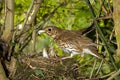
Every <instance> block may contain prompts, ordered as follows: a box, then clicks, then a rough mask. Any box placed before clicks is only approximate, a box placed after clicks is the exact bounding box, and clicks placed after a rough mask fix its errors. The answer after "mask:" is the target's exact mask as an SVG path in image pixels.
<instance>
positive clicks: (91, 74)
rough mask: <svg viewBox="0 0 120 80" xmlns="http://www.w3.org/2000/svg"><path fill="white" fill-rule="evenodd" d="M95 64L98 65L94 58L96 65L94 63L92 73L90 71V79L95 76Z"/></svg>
mask: <svg viewBox="0 0 120 80" xmlns="http://www.w3.org/2000/svg"><path fill="white" fill-rule="evenodd" d="M95 66H96V59H95V60H94V65H93V68H92V71H91V73H90V77H89V78H90V79H91V78H92V76H93V72H94V70H95Z"/></svg>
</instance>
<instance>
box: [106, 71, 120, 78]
mask: <svg viewBox="0 0 120 80" xmlns="http://www.w3.org/2000/svg"><path fill="white" fill-rule="evenodd" d="M119 74H120V69H119V70H118V71H117V72H116V73H114V74H113V75H111V76H110V77H109V78H108V79H107V80H113V79H114V78H115V77H116V76H118V75H119Z"/></svg>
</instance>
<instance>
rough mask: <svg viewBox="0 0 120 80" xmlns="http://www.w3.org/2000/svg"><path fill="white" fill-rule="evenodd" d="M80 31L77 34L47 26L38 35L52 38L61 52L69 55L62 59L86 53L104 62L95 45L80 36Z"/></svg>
mask: <svg viewBox="0 0 120 80" xmlns="http://www.w3.org/2000/svg"><path fill="white" fill-rule="evenodd" d="M82 31H84V30H81V31H79V32H78V31H72V30H64V29H60V28H58V27H56V26H48V27H45V28H44V30H40V31H39V32H38V33H39V34H40V33H42V32H45V33H46V34H47V35H49V36H50V37H52V38H53V40H54V41H55V42H56V43H57V44H58V45H59V47H60V48H62V50H63V51H65V52H68V53H70V56H68V57H64V58H62V59H66V58H71V57H73V56H74V55H76V54H82V55H84V54H85V53H88V54H91V55H93V56H95V57H98V58H101V59H103V60H104V58H103V57H101V55H99V54H98V53H97V48H96V46H97V44H95V43H93V41H92V40H91V39H89V38H88V37H85V36H82V35H81V34H82Z"/></svg>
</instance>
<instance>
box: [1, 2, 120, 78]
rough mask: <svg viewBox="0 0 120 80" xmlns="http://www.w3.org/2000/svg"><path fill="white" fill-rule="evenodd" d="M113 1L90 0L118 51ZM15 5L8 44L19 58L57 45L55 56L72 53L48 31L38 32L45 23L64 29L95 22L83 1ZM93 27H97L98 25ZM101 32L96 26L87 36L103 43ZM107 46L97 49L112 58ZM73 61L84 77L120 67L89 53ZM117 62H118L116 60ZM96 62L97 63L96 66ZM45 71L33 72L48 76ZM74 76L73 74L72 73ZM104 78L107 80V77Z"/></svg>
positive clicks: (37, 70)
mask: <svg viewBox="0 0 120 80" xmlns="http://www.w3.org/2000/svg"><path fill="white" fill-rule="evenodd" d="M40 1H41V2H40ZM112 3H113V2H112V0H90V5H91V6H92V7H93V10H94V13H95V19H96V21H97V24H98V26H99V28H100V29H101V31H102V34H104V38H105V39H106V41H107V42H108V44H107V45H110V46H111V47H112V49H113V50H114V51H115V50H116V39H115V38H116V37H115V35H114V29H113V26H114V22H113V18H112V14H113V11H112V7H113V6H112ZM14 4H15V5H14V8H15V9H14V11H15V13H14V30H13V32H14V34H13V37H12V40H11V42H10V43H8V44H9V45H10V46H11V50H12V51H11V52H12V55H13V56H15V57H16V58H18V59H21V55H22V56H23V55H34V54H36V53H37V54H38V53H41V52H42V50H43V49H44V48H46V50H47V52H48V54H49V53H50V49H51V47H54V52H55V53H56V55H55V56H57V57H63V56H68V55H69V54H68V53H64V52H63V51H62V50H61V49H60V48H59V47H58V46H57V44H56V43H55V42H54V41H53V40H52V39H51V38H50V37H49V36H47V35H46V34H42V35H38V34H37V31H38V30H39V29H42V28H43V27H45V26H48V25H55V26H57V27H60V28H63V29H68V30H79V29H83V28H87V27H89V26H91V25H92V24H95V22H94V19H93V17H92V15H91V11H90V8H89V7H88V5H87V4H86V2H85V1H84V0H49V1H48V0H39V1H38V2H37V0H15V3H14ZM37 4H39V9H38V11H37V14H36V13H34V12H35V10H37V9H36V8H37V7H36V6H37ZM0 11H1V10H0ZM1 15H2V16H0V17H2V18H1V20H0V24H4V17H3V16H4V9H3V10H2V11H1ZM34 15H35V17H34ZM32 18H33V19H32ZM3 26H4V25H3ZM94 26H95V27H96V25H94ZM94 26H93V27H94ZM1 31H2V32H3V33H4V29H3V28H2V27H1ZM0 34H1V33H0ZM98 35H100V34H99V31H96V30H95V29H94V30H93V31H92V32H90V33H88V34H87V36H88V37H90V38H92V39H93V40H94V42H95V43H98V44H103V43H104V42H103V41H102V40H101V39H100V36H98ZM105 45H106V44H105ZM105 45H104V44H103V45H102V46H100V47H98V52H100V53H103V55H104V56H105V57H106V59H107V60H109V61H112V60H111V58H109V54H106V53H108V51H107V50H106V49H105V48H104V46H105ZM110 54H111V53H110ZM111 55H112V57H114V56H115V54H111ZM19 56H20V58H19ZM91 58H92V59H91ZM96 60H97V62H96ZM68 61H70V60H68ZM73 62H75V63H77V65H79V67H78V68H77V72H79V73H81V72H82V76H84V77H85V78H88V77H89V78H94V77H99V78H101V77H103V76H104V75H107V74H109V73H111V72H113V71H115V67H117V68H118V67H119V66H120V65H119V64H118V65H116V64H115V65H114V66H112V67H111V66H109V65H107V64H106V63H101V60H98V59H94V58H93V56H90V55H87V54H86V55H85V57H84V58H82V57H81V56H80V55H76V56H74V58H73V59H72V63H73ZM113 63H114V62H113ZM115 63H118V62H117V61H116V62H115ZM93 64H94V65H95V68H94V65H93ZM101 64H102V67H101ZM73 65H75V64H73ZM81 65H82V66H81ZM52 66H54V65H52ZM69 66H72V64H71V63H70V65H69ZM67 68H68V66H67ZM59 69H60V67H59V66H58V70H59ZM92 70H93V72H92ZM51 71H52V70H51ZM63 71H64V70H63ZM88 72H90V73H88ZM97 72H98V73H97ZM44 73H46V72H45V70H44V71H42V70H41V69H35V70H33V74H35V76H38V77H42V78H45V77H46V76H45V74H44ZM71 75H72V76H73V74H71ZM90 76H91V77H90ZM109 76H111V75H108V76H107V77H109ZM62 79H64V78H62V76H60V75H59V76H56V78H53V80H62ZM103 79H106V77H105V78H103Z"/></svg>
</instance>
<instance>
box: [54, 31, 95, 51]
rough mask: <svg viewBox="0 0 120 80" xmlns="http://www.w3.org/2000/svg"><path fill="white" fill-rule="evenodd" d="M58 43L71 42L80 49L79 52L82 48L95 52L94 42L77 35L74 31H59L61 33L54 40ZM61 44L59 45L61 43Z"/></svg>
mask: <svg viewBox="0 0 120 80" xmlns="http://www.w3.org/2000/svg"><path fill="white" fill-rule="evenodd" d="M56 41H57V43H58V44H61V43H62V44H65V43H66V44H72V46H73V47H74V48H75V49H77V50H80V52H81V51H82V50H83V48H89V49H90V50H91V51H94V52H95V53H96V51H97V49H96V48H95V46H93V45H94V43H93V42H92V40H91V39H89V38H87V37H85V36H82V35H77V34H76V33H73V32H71V31H68V30H67V31H64V32H62V33H61V35H60V36H59V37H58V39H57V40H56ZM62 44H61V45H62Z"/></svg>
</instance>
